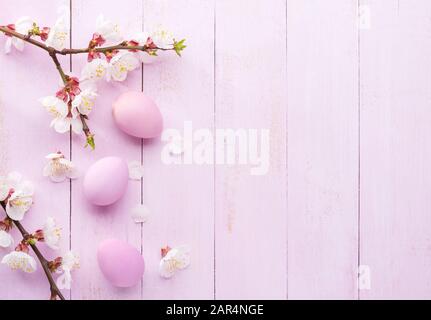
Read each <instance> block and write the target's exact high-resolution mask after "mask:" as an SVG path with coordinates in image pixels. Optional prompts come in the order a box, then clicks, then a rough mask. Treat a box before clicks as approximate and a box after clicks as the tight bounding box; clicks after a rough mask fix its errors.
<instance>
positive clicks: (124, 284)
mask: <svg viewBox="0 0 431 320" xmlns="http://www.w3.org/2000/svg"><path fill="white" fill-rule="evenodd" d="M97 261H98V263H99V268H100V270H101V271H102V273H103V275H104V276H105V278H106V279H107V280H108V281H109V282H110V283H111V284H112V285H114V286H116V287H121V288H128V287H133V286H134V285H136V284H138V283H139V282H140V280H141V278H142V275H143V274H144V269H145V264H144V258H143V257H142V255H141V253H140V252H139V251H138V250H137V249H136V248H135V247H133V246H131V245H130V244H128V243H127V242H124V241H121V240H117V239H108V240H105V241H103V242H102V243H101V244H100V245H99V249H98V250H97Z"/></svg>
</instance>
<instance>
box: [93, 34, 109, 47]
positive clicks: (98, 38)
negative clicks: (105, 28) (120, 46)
mask: <svg viewBox="0 0 431 320" xmlns="http://www.w3.org/2000/svg"><path fill="white" fill-rule="evenodd" d="M91 42H92V44H93V45H94V46H95V47H96V46H99V47H100V46H101V45H103V44H104V43H105V42H106V40H105V39H104V38H103V37H102V35H101V34H98V33H94V34H93V38H92V39H91Z"/></svg>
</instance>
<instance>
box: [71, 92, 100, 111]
mask: <svg viewBox="0 0 431 320" xmlns="http://www.w3.org/2000/svg"><path fill="white" fill-rule="evenodd" d="M96 98H97V93H96V91H95V90H92V89H90V88H88V89H84V90H82V91H81V93H80V94H78V95H77V96H76V97H75V99H73V101H72V107H73V108H77V109H78V111H79V113H80V114H83V115H89V114H90V112H91V110H92V109H93V107H94V104H95V102H96Z"/></svg>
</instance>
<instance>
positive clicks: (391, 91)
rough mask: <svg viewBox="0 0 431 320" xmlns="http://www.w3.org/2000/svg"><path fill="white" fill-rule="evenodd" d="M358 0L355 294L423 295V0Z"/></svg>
mask: <svg viewBox="0 0 431 320" xmlns="http://www.w3.org/2000/svg"><path fill="white" fill-rule="evenodd" d="M361 5H362V6H368V8H369V11H370V15H371V28H370V29H369V30H363V32H361V47H360V53H361V55H360V57H361V264H363V265H367V266H369V268H370V272H371V287H370V289H369V290H363V291H361V298H364V299H404V298H407V299H429V298H431V268H430V266H431V252H430V247H431V237H430V233H431V217H430V214H429V212H430V203H429V199H430V197H431V188H430V186H431V180H430V179H429V176H430V175H431V168H430V166H429V164H430V162H431V146H430V144H429V141H428V137H429V136H430V132H431V126H430V123H431V113H430V107H429V104H430V99H431V90H430V86H429V82H430V74H431V38H430V27H431V24H430V21H431V2H429V1H426V0H423V1H420V0H414V1H396V0H383V1H380V0H378V1H377V0H375V1H371V0H370V1H362V0H361Z"/></svg>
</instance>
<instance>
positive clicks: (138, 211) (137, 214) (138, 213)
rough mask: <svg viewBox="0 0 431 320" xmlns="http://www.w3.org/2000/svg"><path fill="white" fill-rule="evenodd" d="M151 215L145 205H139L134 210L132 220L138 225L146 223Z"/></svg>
mask: <svg viewBox="0 0 431 320" xmlns="http://www.w3.org/2000/svg"><path fill="white" fill-rule="evenodd" d="M150 215H151V214H150V210H149V209H148V208H147V206H145V205H144V204H139V205H137V206H136V207H134V208H133V209H132V219H133V221H135V222H136V223H146V222H147V221H148V219H149V217H150Z"/></svg>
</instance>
